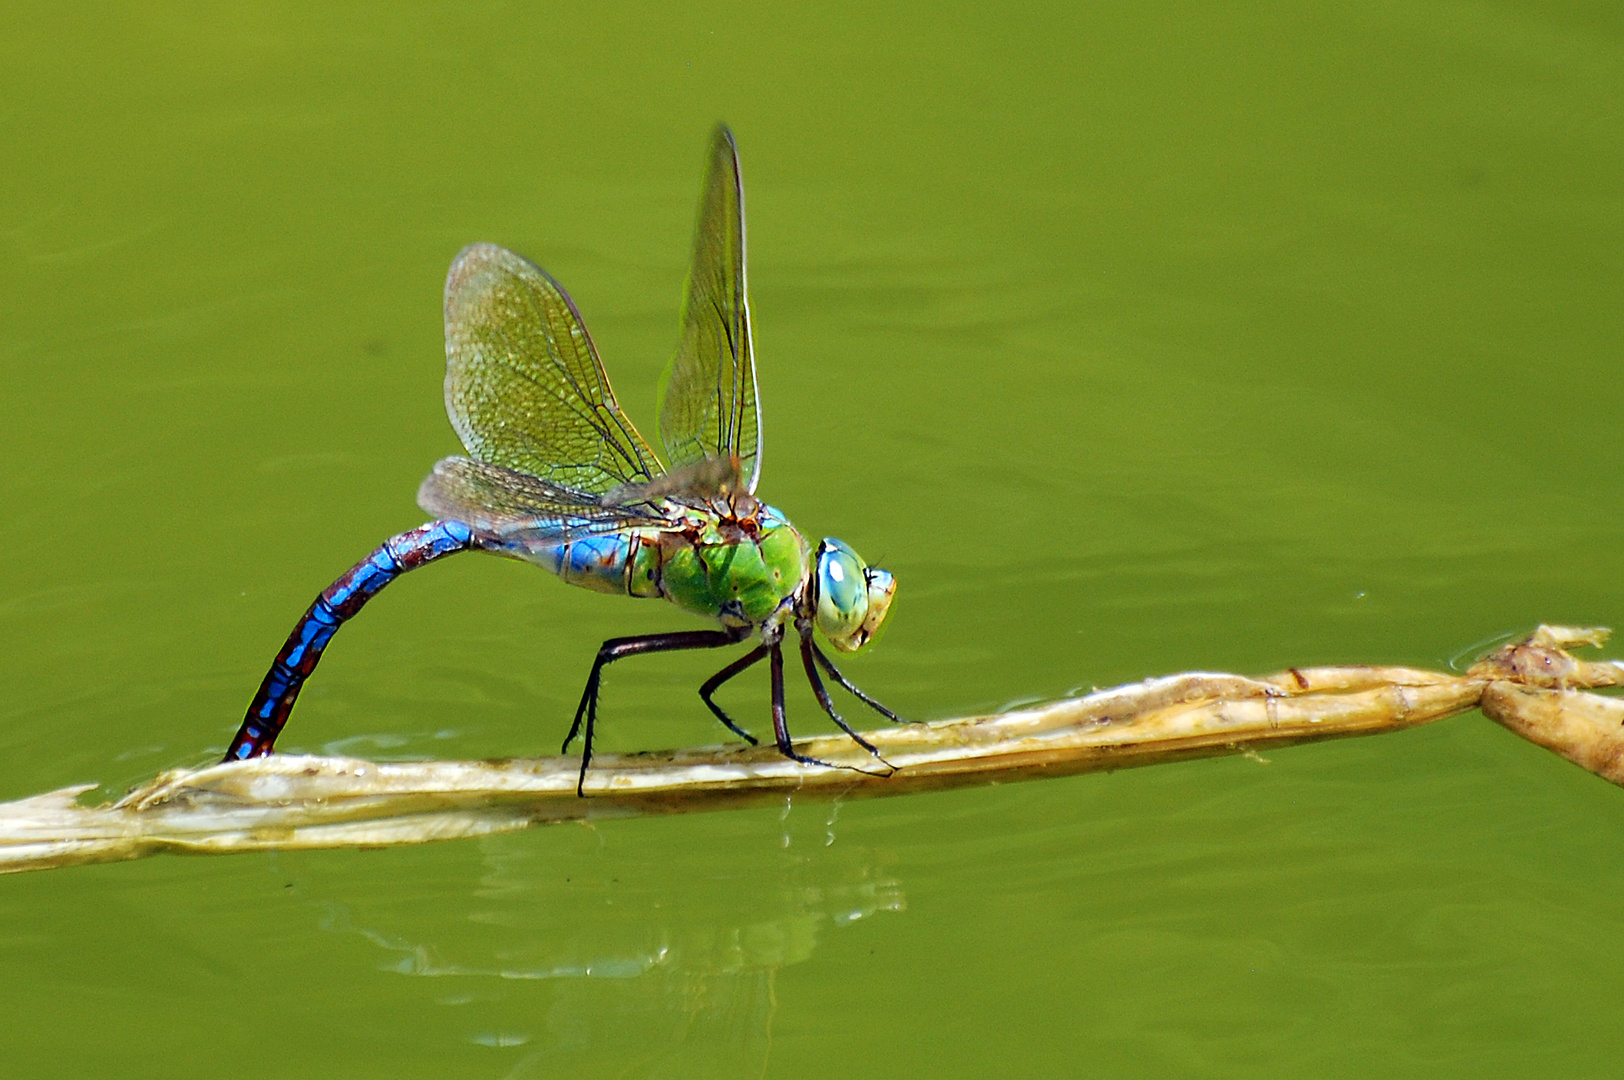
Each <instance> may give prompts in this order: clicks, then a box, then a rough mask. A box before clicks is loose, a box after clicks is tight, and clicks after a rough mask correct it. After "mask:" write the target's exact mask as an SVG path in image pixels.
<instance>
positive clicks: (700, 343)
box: [659, 127, 761, 492]
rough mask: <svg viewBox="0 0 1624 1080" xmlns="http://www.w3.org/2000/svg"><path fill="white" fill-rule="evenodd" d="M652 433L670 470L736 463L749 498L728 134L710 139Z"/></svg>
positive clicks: (745, 374)
mask: <svg viewBox="0 0 1624 1080" xmlns="http://www.w3.org/2000/svg"><path fill="white" fill-rule="evenodd" d="M659 433H660V442H661V443H662V444H663V445H664V447H665V452H666V456H667V457H668V458H669V459H670V461H671V467H672V469H673V470H675V469H678V468H679V467H681V466H686V465H693V464H694V463H696V462H700V461H703V460H705V459H706V458H715V459H720V460H724V461H725V460H729V459H732V458H738V459H739V465H738V471H739V474H740V475H741V476H742V477H743V480H744V482H745V486H746V488H747V489H748V490H749V491H751V492H754V491H755V489H756V481H757V480H758V479H759V477H760V474H761V403H760V400H759V399H758V397H757V394H756V367H755V358H754V355H753V354H752V352H751V347H750V310H749V304H748V301H747V297H746V283H745V260H744V188H743V186H742V181H741V180H740V176H739V157H738V150H737V148H736V147H735V146H734V142H733V133H732V132H730V131H729V130H728V129H727V128H726V127H718V128H717V129H716V133H715V135H714V136H712V139H711V148H710V161H709V165H708V166H707V168H706V172H705V187H704V191H703V193H702V194H701V196H700V203H699V220H698V224H697V225H696V226H695V228H694V259H693V266H692V268H691V269H690V271H689V274H688V286H687V291H686V293H685V295H684V297H683V305H682V336H681V338H680V339H679V340H678V343H677V354H676V356H674V357H673V358H672V360H671V363H670V364H668V365H667V366H666V369H665V373H664V374H663V375H662V376H661V378H660V392H659Z"/></svg>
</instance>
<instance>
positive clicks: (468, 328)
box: [445, 244, 664, 495]
mask: <svg viewBox="0 0 1624 1080" xmlns="http://www.w3.org/2000/svg"><path fill="white" fill-rule="evenodd" d="M445 351H446V374H445V403H446V412H447V413H449V414H450V416H451V426H452V427H454V428H456V430H457V435H458V436H459V437H460V438H461V439H462V444H463V446H465V447H467V448H468V453H469V455H471V456H472V457H474V458H476V459H478V460H479V461H483V462H487V463H489V464H492V465H501V466H504V467H506V468H509V469H518V470H520V471H522V472H526V473H530V474H531V475H532V476H536V477H539V478H541V479H543V480H548V481H552V482H553V483H554V484H557V485H561V486H563V487H566V488H572V489H574V490H576V491H578V492H585V493H586V494H589V495H601V494H603V493H604V492H606V491H609V490H611V489H613V488H616V487H619V486H620V485H622V484H628V483H638V482H646V481H648V480H652V479H653V478H654V477H656V476H659V475H660V474H662V473H663V472H664V469H663V468H662V467H661V465H660V461H659V459H658V458H657V457H655V456H654V453H653V452H652V451H651V450H650V449H649V448H648V444H647V443H645V442H644V441H643V437H642V436H641V435H639V434H638V433H637V429H636V428H635V427H633V426H632V422H631V421H630V420H628V419H627V418H626V414H625V413H623V412H621V411H620V406H619V404H617V403H616V401H615V394H614V391H613V390H612V389H611V388H610V386H609V377H608V376H607V375H606V374H604V370H603V364H602V363H600V362H599V360H598V353H597V350H596V349H594V348H593V346H592V339H591V338H590V337H588V336H587V332H586V326H585V325H584V324H583V323H582V322H581V315H580V312H578V311H577V310H576V309H575V304H574V302H573V301H572V300H570V298H569V294H568V293H566V292H565V291H564V289H563V287H562V286H560V285H559V284H558V282H556V281H554V280H553V279H552V278H551V277H550V276H549V275H548V274H547V272H546V271H545V270H543V269H541V268H540V267H539V266H537V265H535V264H534V263H532V262H530V261H529V260H528V259H525V258H523V257H522V256H519V255H515V254H514V253H513V252H511V251H508V250H507V249H506V248H501V247H497V246H496V245H495V244H474V245H471V246H469V247H466V248H464V249H463V250H462V252H461V253H460V254H458V255H457V257H456V259H455V260H453V261H452V263H451V272H450V273H449V274H448V275H447V277H446V283H445Z"/></svg>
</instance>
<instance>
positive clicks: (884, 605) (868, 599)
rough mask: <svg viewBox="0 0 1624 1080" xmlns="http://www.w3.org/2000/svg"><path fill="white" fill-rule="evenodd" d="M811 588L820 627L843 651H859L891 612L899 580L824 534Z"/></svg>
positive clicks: (834, 644) (824, 634)
mask: <svg viewBox="0 0 1624 1080" xmlns="http://www.w3.org/2000/svg"><path fill="white" fill-rule="evenodd" d="M812 587H813V589H814V601H815V605H816V619H817V624H818V629H819V630H822V631H823V636H824V637H826V638H828V639H829V644H831V645H833V646H834V647H835V648H837V649H839V650H840V651H841V652H856V651H857V650H858V649H861V648H862V647H863V646H864V645H867V644H868V643H869V641H871V640H872V639H873V637H874V635H875V634H876V633H878V632H879V629H880V624H881V623H883V622H885V617H886V615H888V614H890V611H891V597H892V596H893V595H894V594H895V593H896V591H897V579H896V578H894V577H892V576H891V574H890V573H889V572H888V571H885V570H880V569H877V568H875V567H872V566H869V565H868V564H867V563H865V562H863V560H862V559H860V558H858V556H857V552H855V551H853V550H852V549H851V548H850V547H848V546H846V545H845V544H844V543H842V542H841V541H839V540H835V539H833V538H830V537H825V538H824V541H823V543H821V544H819V545H818V553H817V566H816V568H815V570H814V572H813V574H812Z"/></svg>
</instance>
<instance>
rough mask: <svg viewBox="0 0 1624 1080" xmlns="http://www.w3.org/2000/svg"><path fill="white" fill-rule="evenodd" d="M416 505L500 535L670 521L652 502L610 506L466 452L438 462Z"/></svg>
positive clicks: (570, 533) (558, 533) (553, 534)
mask: <svg viewBox="0 0 1624 1080" xmlns="http://www.w3.org/2000/svg"><path fill="white" fill-rule="evenodd" d="M417 505H419V506H421V507H422V508H423V509H424V510H427V511H428V512H429V513H431V514H433V515H434V516H435V517H437V518H449V519H451V520H453V521H461V522H464V523H466V524H468V525H470V526H472V527H473V528H474V530H475V531H476V532H481V533H485V534H487V535H490V536H495V537H498V538H508V537H513V536H516V535H520V534H523V535H525V536H531V537H542V536H545V537H550V538H555V539H559V540H568V539H570V538H571V537H576V536H590V535H594V534H598V533H607V532H615V531H617V530H619V529H625V528H638V527H661V526H668V525H670V523H671V522H670V520H669V519H668V518H665V517H663V516H661V515H659V514H657V513H655V512H653V511H652V510H650V509H649V508H647V507H635V506H606V505H604V504H603V503H602V502H601V501H599V499H598V498H597V497H596V496H594V495H590V494H588V493H586V492H584V491H576V490H574V489H572V488H567V487H563V486H561V485H559V484H555V483H552V482H551V481H548V480H543V479H541V478H540V477H537V476H532V475H530V474H529V473H526V472H520V471H519V470H517V469H509V468H506V467H504V466H501V465H493V464H491V463H489V462H485V461H474V460H472V459H470V458H464V457H448V458H442V459H441V460H439V461H437V462H435V464H434V471H433V472H431V473H429V474H428V476H426V477H425V478H424V479H423V483H422V485H421V486H420V487H419V488H418V489H417Z"/></svg>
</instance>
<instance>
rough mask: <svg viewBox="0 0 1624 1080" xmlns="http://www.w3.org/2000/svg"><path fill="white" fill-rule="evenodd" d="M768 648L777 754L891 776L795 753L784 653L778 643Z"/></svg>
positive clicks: (866, 774) (810, 763)
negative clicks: (787, 715) (786, 700)
mask: <svg viewBox="0 0 1624 1080" xmlns="http://www.w3.org/2000/svg"><path fill="white" fill-rule="evenodd" d="M768 648H770V649H771V650H772V665H771V666H772V673H773V740H774V742H776V743H777V744H778V752H779V753H780V754H783V755H784V756H785V757H787V758H789V759H790V760H791V761H799V762H800V763H801V764H802V765H819V766H822V767H823V768H825V769H847V770H850V771H851V772H860V773H863V774H864V775H865V776H889V775H891V774H890V773H871V772H869V771H868V770H867V769H859V768H858V767H857V766H855V765H837V764H836V763H835V762H832V761H824V760H823V759H821V758H815V757H808V756H807V755H805V754H802V753H797V752H796V750H795V746H794V744H793V743H791V742H790V738H789V723H788V722H787V720H786V718H785V715H784V653H783V647H782V646H781V645H780V643H779V642H776V641H775V642H773V643H772V645H770V646H768ZM841 726H842V727H844V726H845V725H841ZM846 733H847V734H848V735H851V736H852V737H853V738H857V735H856V733H855V732H853V731H852V730H851V729H850V728H847V729H846ZM857 741H858V742H859V743H862V745H864V746H868V744H867V743H866V742H863V740H862V739H857ZM868 748H869V749H870V750H873V749H874V748H873V747H872V746H869V747H868ZM880 760H881V761H884V760H885V759H884V758H881V759H880ZM892 771H893V772H894V771H895V770H894V769H893V770H892Z"/></svg>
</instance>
